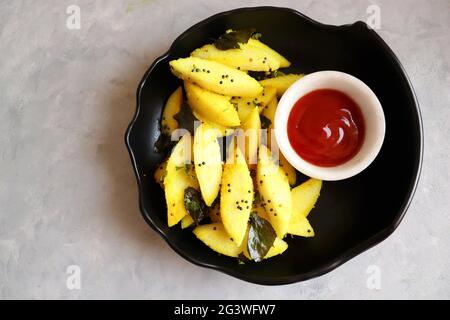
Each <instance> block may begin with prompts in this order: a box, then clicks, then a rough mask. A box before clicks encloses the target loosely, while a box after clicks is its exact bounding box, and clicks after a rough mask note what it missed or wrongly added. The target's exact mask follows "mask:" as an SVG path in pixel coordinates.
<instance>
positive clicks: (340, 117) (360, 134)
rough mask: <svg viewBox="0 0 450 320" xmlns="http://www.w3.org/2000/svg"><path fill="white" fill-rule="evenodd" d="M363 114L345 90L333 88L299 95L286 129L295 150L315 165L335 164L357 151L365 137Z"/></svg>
mask: <svg viewBox="0 0 450 320" xmlns="http://www.w3.org/2000/svg"><path fill="white" fill-rule="evenodd" d="M364 130H365V128H364V118H363V115H362V113H361V109H360V108H359V106H358V105H357V104H356V103H355V102H354V101H353V100H352V99H351V98H350V97H348V96H347V95H346V94H344V93H342V92H340V91H337V90H332V89H320V90H315V91H312V92H310V93H308V94H306V95H304V96H303V97H301V98H300V99H299V100H298V101H297V102H296V103H295V105H294V107H293V108H292V110H291V113H290V114H289V119H288V125H287V133H288V139H289V142H290V143H291V146H292V148H293V149H294V150H295V152H297V154H298V155H299V156H300V157H301V158H303V160H305V161H308V162H310V163H312V164H314V165H317V166H321V167H334V166H338V165H340V164H343V163H344V162H346V161H348V160H350V159H351V158H352V157H353V156H355V155H356V153H358V151H359V149H360V148H361V145H362V142H363V140H364Z"/></svg>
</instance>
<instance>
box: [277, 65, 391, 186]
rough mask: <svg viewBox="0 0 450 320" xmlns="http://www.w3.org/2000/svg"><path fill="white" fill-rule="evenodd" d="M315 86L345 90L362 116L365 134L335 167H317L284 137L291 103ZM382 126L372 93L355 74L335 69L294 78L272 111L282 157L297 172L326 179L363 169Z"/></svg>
mask: <svg viewBox="0 0 450 320" xmlns="http://www.w3.org/2000/svg"><path fill="white" fill-rule="evenodd" d="M318 89H334V90H338V91H341V92H343V93H345V94H346V95H348V96H349V97H350V98H352V99H353V101H355V102H356V103H357V104H358V106H359V107H360V109H361V112H362V115H363V118H364V123H365V137H364V141H363V144H362V146H361V148H360V150H359V151H358V153H357V154H356V155H355V156H354V157H353V158H351V159H350V160H348V161H347V162H345V163H343V164H341V165H338V166H335V167H320V166H316V165H314V164H312V163H310V162H307V161H305V160H303V159H302V158H301V157H300V156H299V155H298V154H297V153H296V152H295V150H294V149H293V148H292V146H291V143H290V142H289V139H288V133H287V123H288V118H289V114H290V112H291V109H292V107H293V106H294V104H295V103H296V102H297V101H298V99H300V98H301V97H302V96H304V95H305V94H307V93H309V92H311V91H314V90H318ZM385 130H386V124H385V119H384V113H383V109H382V107H381V104H380V101H378V98H377V97H376V95H375V93H374V92H373V91H372V90H371V89H370V88H369V87H368V86H367V85H366V84H365V83H364V82H362V81H361V80H359V79H358V78H355V77H353V76H351V75H349V74H347V73H343V72H337V71H320V72H315V73H311V74H309V75H306V76H304V77H303V78H301V79H299V80H298V81H296V82H295V83H294V84H293V85H292V86H290V87H289V89H288V90H287V91H286V92H285V93H284V94H283V96H282V97H281V99H280V102H279V103H278V107H277V111H276V113H275V137H276V140H277V143H278V146H279V148H280V152H281V153H282V154H283V155H284V157H285V158H286V160H287V161H289V163H290V164H292V166H294V168H296V169H297V170H298V171H300V172H301V173H303V174H305V175H307V176H309V177H312V178H316V179H321V180H327V181H334V180H342V179H347V178H350V177H352V176H354V175H356V174H358V173H360V172H361V171H363V170H364V169H366V168H367V167H368V166H369V165H370V164H371V163H372V161H373V160H374V159H375V157H376V156H377V154H378V152H379V151H380V149H381V145H382V144H383V140H384V134H385Z"/></svg>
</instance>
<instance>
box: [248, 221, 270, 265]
mask: <svg viewBox="0 0 450 320" xmlns="http://www.w3.org/2000/svg"><path fill="white" fill-rule="evenodd" d="M276 236H277V235H276V233H275V230H274V229H273V227H272V225H271V224H270V222H269V221H267V220H266V219H263V218H261V217H260V216H258V215H257V214H255V213H252V214H251V216H250V229H249V232H248V242H247V249H248V253H249V254H250V257H251V258H252V259H253V260H255V261H256V262H259V261H261V260H262V259H263V258H264V257H265V256H266V255H267V252H269V250H270V248H271V247H272V246H273V242H274V241H275V238H276Z"/></svg>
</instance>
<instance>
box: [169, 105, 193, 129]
mask: <svg viewBox="0 0 450 320" xmlns="http://www.w3.org/2000/svg"><path fill="white" fill-rule="evenodd" d="M173 117H174V118H175V120H177V121H178V125H179V127H180V128H181V129H186V130H188V131H189V132H190V133H191V134H194V122H195V121H196V120H197V119H196V118H195V116H194V114H193V113H192V109H191V107H190V106H189V104H188V103H187V102H186V101H184V102H183V104H182V105H181V109H180V111H179V112H178V113H177V114H176V115H174V116H173Z"/></svg>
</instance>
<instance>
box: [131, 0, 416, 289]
mask: <svg viewBox="0 0 450 320" xmlns="http://www.w3.org/2000/svg"><path fill="white" fill-rule="evenodd" d="M258 10H261V11H262V10H278V11H287V12H290V13H292V14H295V15H297V16H298V17H299V18H301V19H304V20H306V21H307V22H309V23H310V24H313V25H315V26H317V27H320V28H325V29H343V28H352V27H358V26H364V27H366V28H367V31H368V32H369V33H370V35H371V36H372V37H373V39H374V41H376V42H377V43H378V44H379V45H381V46H382V47H383V48H384V50H385V52H386V53H387V54H388V55H389V56H390V58H391V59H392V60H393V61H394V62H395V63H394V64H395V66H396V67H397V68H399V71H400V72H401V73H402V74H403V76H404V78H405V80H406V82H407V84H408V87H409V89H410V91H411V94H412V98H413V101H414V107H415V111H416V113H417V120H418V126H419V134H420V137H419V140H420V146H419V157H418V158H417V159H416V161H415V170H414V171H415V176H414V179H413V183H412V184H411V185H410V186H409V190H408V196H407V200H406V201H405V202H404V203H403V206H402V207H401V208H400V210H399V213H398V214H397V217H396V218H395V220H394V221H393V223H392V224H391V225H390V226H389V227H386V228H385V229H383V230H381V231H379V232H378V233H376V234H375V235H373V236H372V237H370V238H369V239H367V240H365V241H363V242H361V243H360V244H358V245H356V246H354V247H353V248H350V249H349V250H347V251H346V252H344V253H343V254H341V255H340V256H339V257H337V258H335V259H334V260H332V261H329V262H327V263H325V264H323V265H322V266H320V267H318V268H316V269H315V270H312V271H310V272H307V273H302V274H299V275H295V276H287V277H277V278H273V277H260V276H258V277H252V276H244V275H242V274H241V273H239V272H237V271H235V270H233V269H230V268H226V267H221V266H218V265H214V264H209V263H204V262H201V261H198V260H196V259H194V258H192V257H190V256H189V255H187V254H185V253H184V252H183V251H182V250H180V249H179V248H177V247H176V246H175V245H173V244H172V243H171V242H170V241H169V240H168V238H167V237H166V235H165V233H164V232H163V230H161V229H159V228H158V227H157V226H156V225H155V224H154V223H153V221H152V220H151V218H150V215H149V214H147V213H146V209H144V207H143V201H142V180H141V174H140V173H139V169H138V166H137V161H136V159H135V156H134V153H133V149H132V147H131V144H130V135H131V131H132V129H133V126H134V123H135V122H136V121H137V119H138V117H139V111H140V95H141V91H142V88H143V87H144V85H145V83H146V81H147V79H148V76H149V75H150V73H151V72H152V70H153V69H154V68H155V66H156V65H157V64H158V63H159V62H161V61H162V60H164V59H165V58H167V57H168V56H169V54H170V52H171V50H172V48H173V47H174V45H175V44H176V43H177V42H178V41H180V40H181V39H183V38H184V37H185V36H186V35H187V34H189V33H190V32H191V31H192V30H194V29H196V28H198V27H201V26H203V25H205V24H208V23H210V22H211V21H213V20H215V19H216V18H218V17H221V16H226V15H232V14H235V13H238V12H245V11H258ZM125 145H126V147H127V150H128V153H129V155H130V159H131V162H132V166H133V171H134V174H135V176H136V180H137V185H138V190H139V209H140V211H141V214H142V216H143V218H144V220H145V221H146V222H147V224H148V225H149V226H150V227H151V228H152V229H153V230H155V231H156V232H157V233H158V234H159V235H160V236H161V237H162V238H163V239H164V240H165V241H166V243H167V244H168V245H169V246H170V247H171V248H172V249H173V250H174V251H175V252H176V253H177V254H178V255H180V256H181V257H183V258H184V259H186V260H187V261H189V262H191V263H193V264H194V265H197V266H200V267H204V268H209V269H213V270H217V271H220V272H222V273H225V274H228V275H230V276H233V277H235V278H238V279H241V280H244V281H247V282H250V283H254V284H259V285H287V284H292V283H296V282H302V281H306V280H309V279H312V278H316V277H319V276H322V275H324V274H326V273H329V272H330V271H332V270H334V269H336V268H337V267H339V266H341V265H342V264H344V263H346V262H347V261H349V260H351V259H352V258H354V257H355V256H357V255H359V254H361V253H363V252H364V251H367V250H369V249H370V248H372V247H374V246H375V245H377V244H379V243H381V242H382V241H384V240H385V239H386V238H388V237H389V236H390V235H391V234H392V233H393V232H394V231H395V230H396V229H397V227H398V226H399V224H400V222H401V221H402V220H403V217H404V216H405V214H406V212H407V210H408V208H409V206H410V204H411V201H412V199H413V197H414V194H415V192H416V190H417V186H418V183H419V179H420V175H421V172H422V162H423V153H424V132H423V122H422V114H421V111H420V107H419V102H418V99H417V96H416V93H415V91H414V88H413V86H412V83H411V80H410V78H409V77H408V75H407V73H406V71H405V69H404V67H403V65H402V64H401V63H400V60H399V59H398V57H397V56H396V55H395V54H394V52H393V51H392V50H391V48H390V47H389V46H388V45H387V44H386V42H385V41H384V40H383V39H382V38H381V37H380V36H379V35H378V34H377V33H376V32H375V31H374V30H373V29H371V28H369V27H368V26H367V25H366V23H364V22H362V21H357V22H355V23H351V24H344V25H340V26H335V25H329V24H323V23H320V22H318V21H315V20H313V19H311V18H309V17H308V16H306V15H304V14H302V13H300V12H298V11H296V10H294V9H291V8H285V7H276V6H259V7H243V8H237V9H233V10H228V11H224V12H220V13H217V14H214V15H212V16H210V17H209V18H206V19H204V20H202V21H200V22H198V23H196V24H194V25H193V26H191V27H190V28H188V29H187V30H186V31H184V32H183V33H182V34H181V35H180V36H178V37H177V38H176V39H175V40H174V41H173V42H172V44H171V46H170V48H169V49H168V50H167V51H166V52H165V53H164V54H162V55H161V56H159V57H158V58H156V59H155V61H154V62H153V63H152V64H151V66H150V67H149V69H148V70H147V71H146V72H145V74H144V76H143V78H142V80H141V82H140V83H139V86H138V88H137V93H136V110H135V114H134V116H133V118H132V120H131V122H130V124H129V125H128V128H127V130H126V132H125Z"/></svg>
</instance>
